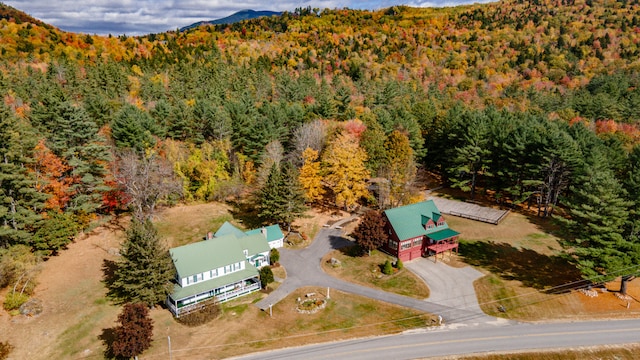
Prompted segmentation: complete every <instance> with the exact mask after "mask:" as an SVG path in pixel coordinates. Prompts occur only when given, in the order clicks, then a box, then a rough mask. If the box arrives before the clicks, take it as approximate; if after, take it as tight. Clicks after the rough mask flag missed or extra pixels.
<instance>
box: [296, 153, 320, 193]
mask: <svg viewBox="0 0 640 360" xmlns="http://www.w3.org/2000/svg"><path fill="white" fill-rule="evenodd" d="M302 160H303V161H304V163H303V165H302V167H301V168H300V176H299V180H300V185H302V188H303V189H304V192H305V195H306V197H307V200H308V201H311V202H313V201H317V200H320V199H321V198H322V195H323V194H324V188H323V187H322V176H321V175H320V162H319V161H317V160H318V152H317V151H316V150H314V149H312V148H306V149H305V150H304V152H303V153H302Z"/></svg>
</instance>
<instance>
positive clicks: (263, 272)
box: [260, 266, 274, 289]
mask: <svg viewBox="0 0 640 360" xmlns="http://www.w3.org/2000/svg"><path fill="white" fill-rule="evenodd" d="M273 280H274V278H273V271H271V268H270V267H268V266H265V267H263V268H262V269H260V284H261V285H262V288H263V289H266V288H267V285H269V284H270V283H272V282H273Z"/></svg>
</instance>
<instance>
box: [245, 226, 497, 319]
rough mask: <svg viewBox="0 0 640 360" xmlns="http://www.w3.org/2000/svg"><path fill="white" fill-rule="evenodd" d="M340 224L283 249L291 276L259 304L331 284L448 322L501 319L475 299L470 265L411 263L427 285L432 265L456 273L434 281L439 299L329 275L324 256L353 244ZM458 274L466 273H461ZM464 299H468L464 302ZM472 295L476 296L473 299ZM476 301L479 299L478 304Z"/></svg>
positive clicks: (433, 290)
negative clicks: (307, 243)
mask: <svg viewBox="0 0 640 360" xmlns="http://www.w3.org/2000/svg"><path fill="white" fill-rule="evenodd" d="M348 220H349V219H346V220H344V221H343V222H345V221H348ZM341 223H342V222H341ZM339 224H340V223H338V224H335V225H334V227H332V228H322V229H321V230H320V231H319V232H318V234H317V235H316V237H315V240H314V241H313V243H312V244H311V245H310V246H309V247H307V248H305V249H302V250H290V249H284V248H282V249H280V263H281V264H282V265H283V266H284V267H285V269H286V270H287V278H286V279H285V280H284V281H283V283H282V284H281V285H280V286H279V287H278V288H277V289H276V290H275V291H273V292H272V293H271V294H269V296H267V297H266V298H264V299H262V300H261V301H260V302H258V303H257V304H256V305H257V306H258V307H259V308H261V309H263V310H265V309H268V308H269V305H270V304H276V303H277V302H279V301H280V300H282V299H284V298H285V297H286V296H287V295H289V294H290V293H291V292H293V291H294V290H296V289H298V288H300V287H303V286H320V287H330V288H332V289H338V290H340V291H344V292H348V293H352V294H357V295H361V296H366V297H369V298H372V299H377V300H380V301H384V302H388V303H391V304H396V305H400V306H404V307H408V308H412V309H416V310H420V311H424V312H428V313H432V314H436V315H440V316H442V317H443V319H444V320H445V321H446V322H448V323H453V322H455V323H466V324H473V323H490V322H496V323H499V321H497V319H495V318H493V317H489V316H487V315H485V314H484V313H483V312H482V311H480V308H479V306H478V305H477V301H475V293H474V291H473V286H472V285H470V284H471V283H472V282H473V280H471V282H469V281H468V279H471V278H473V277H474V276H476V274H473V273H472V272H470V270H471V271H475V270H473V269H472V268H470V267H466V268H463V269H455V268H451V267H449V266H447V265H445V264H433V265H434V266H431V265H429V264H428V262H429V260H427V259H418V260H414V261H413V262H410V263H408V264H407V267H408V268H409V269H411V270H413V271H414V272H416V273H417V274H418V276H420V277H422V278H423V279H425V280H426V281H427V285H431V283H430V282H431V280H430V279H431V274H430V272H432V271H433V270H434V269H431V268H432V267H443V268H444V267H446V268H448V269H446V268H444V269H446V270H447V271H446V272H447V274H446V275H444V276H448V277H451V276H454V278H451V279H449V280H450V281H438V282H434V285H437V284H438V283H440V286H430V290H431V298H430V299H429V300H431V299H432V298H433V299H436V301H425V300H419V299H414V298H410V297H407V296H401V295H397V294H393V293H389V292H385V291H382V290H377V289H373V288H369V287H365V286H361V285H357V284H353V283H349V282H346V281H342V280H340V279H336V278H334V277H332V276H329V275H327V274H326V273H325V272H324V271H323V270H322V269H321V267H320V262H321V261H322V257H323V256H324V255H325V254H327V253H328V252H329V251H331V250H334V249H339V248H342V247H345V246H348V245H351V244H352V242H351V241H349V240H347V239H345V238H343V237H342V236H341V230H339V229H336V228H335V227H336V226H338V225H339ZM422 265H424V266H422ZM464 269H469V270H464ZM435 270H436V271H439V268H436V269H435ZM458 270H461V271H458ZM456 274H465V275H464V276H457V275H456ZM478 274H479V273H478ZM434 279H436V278H434ZM440 279H442V277H440ZM465 279H466V280H465ZM453 288H455V289H458V290H460V291H458V290H456V291H455V292H452V289H453ZM448 294H449V295H451V294H464V296H463V297H462V298H461V297H460V296H461V295H454V296H453V299H451V300H452V301H449V300H448ZM460 299H466V300H464V301H463V302H462V303H461V302H460ZM471 299H473V301H470V300H471ZM467 300H469V301H467ZM473 302H475V305H474V304H473Z"/></svg>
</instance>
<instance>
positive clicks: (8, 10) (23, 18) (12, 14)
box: [0, 3, 51, 28]
mask: <svg viewBox="0 0 640 360" xmlns="http://www.w3.org/2000/svg"><path fill="white" fill-rule="evenodd" d="M0 19H7V20H9V21H13V22H16V23H18V24H20V23H32V24H34V25H41V26H45V27H47V28H51V25H48V24H45V23H43V22H42V21H40V20H38V19H35V18H33V17H31V16H29V15H27V14H26V13H24V12H23V11H20V10H18V9H16V8H13V7H11V6H8V5H5V4H3V3H0Z"/></svg>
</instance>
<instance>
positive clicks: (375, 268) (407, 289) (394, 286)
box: [322, 247, 429, 299]
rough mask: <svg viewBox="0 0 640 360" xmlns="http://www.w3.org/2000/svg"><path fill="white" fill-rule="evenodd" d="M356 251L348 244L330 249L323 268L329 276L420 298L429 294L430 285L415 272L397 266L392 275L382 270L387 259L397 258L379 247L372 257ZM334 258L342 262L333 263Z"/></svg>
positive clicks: (324, 259) (323, 262)
mask: <svg viewBox="0 0 640 360" xmlns="http://www.w3.org/2000/svg"><path fill="white" fill-rule="evenodd" d="M355 250H356V247H348V248H343V249H340V250H334V251H332V252H330V253H329V254H327V255H326V256H325V257H324V258H323V259H322V269H323V270H324V271H325V272H326V273H327V274H329V275H332V276H335V277H337V278H340V279H342V280H345V281H349V282H353V283H356V284H360V285H364V286H369V287H373V288H378V289H382V290H385V291H389V292H393V293H396V294H400V295H405V296H411V297H414V298H417V299H426V298H428V297H429V288H428V287H427V286H426V285H425V283H424V281H422V280H421V279H420V278H418V277H417V276H416V275H415V274H413V273H412V272H411V271H409V270H407V269H402V270H397V269H395V268H394V273H393V274H391V275H385V274H383V273H382V265H383V264H384V263H385V261H387V260H389V261H391V262H393V261H394V258H393V257H391V256H389V255H387V254H385V253H382V252H380V251H377V250H374V251H371V255H370V256H359V254H356V253H354V251H355ZM331 258H335V259H337V260H338V261H340V265H339V266H333V265H331V263H330V260H331Z"/></svg>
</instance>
